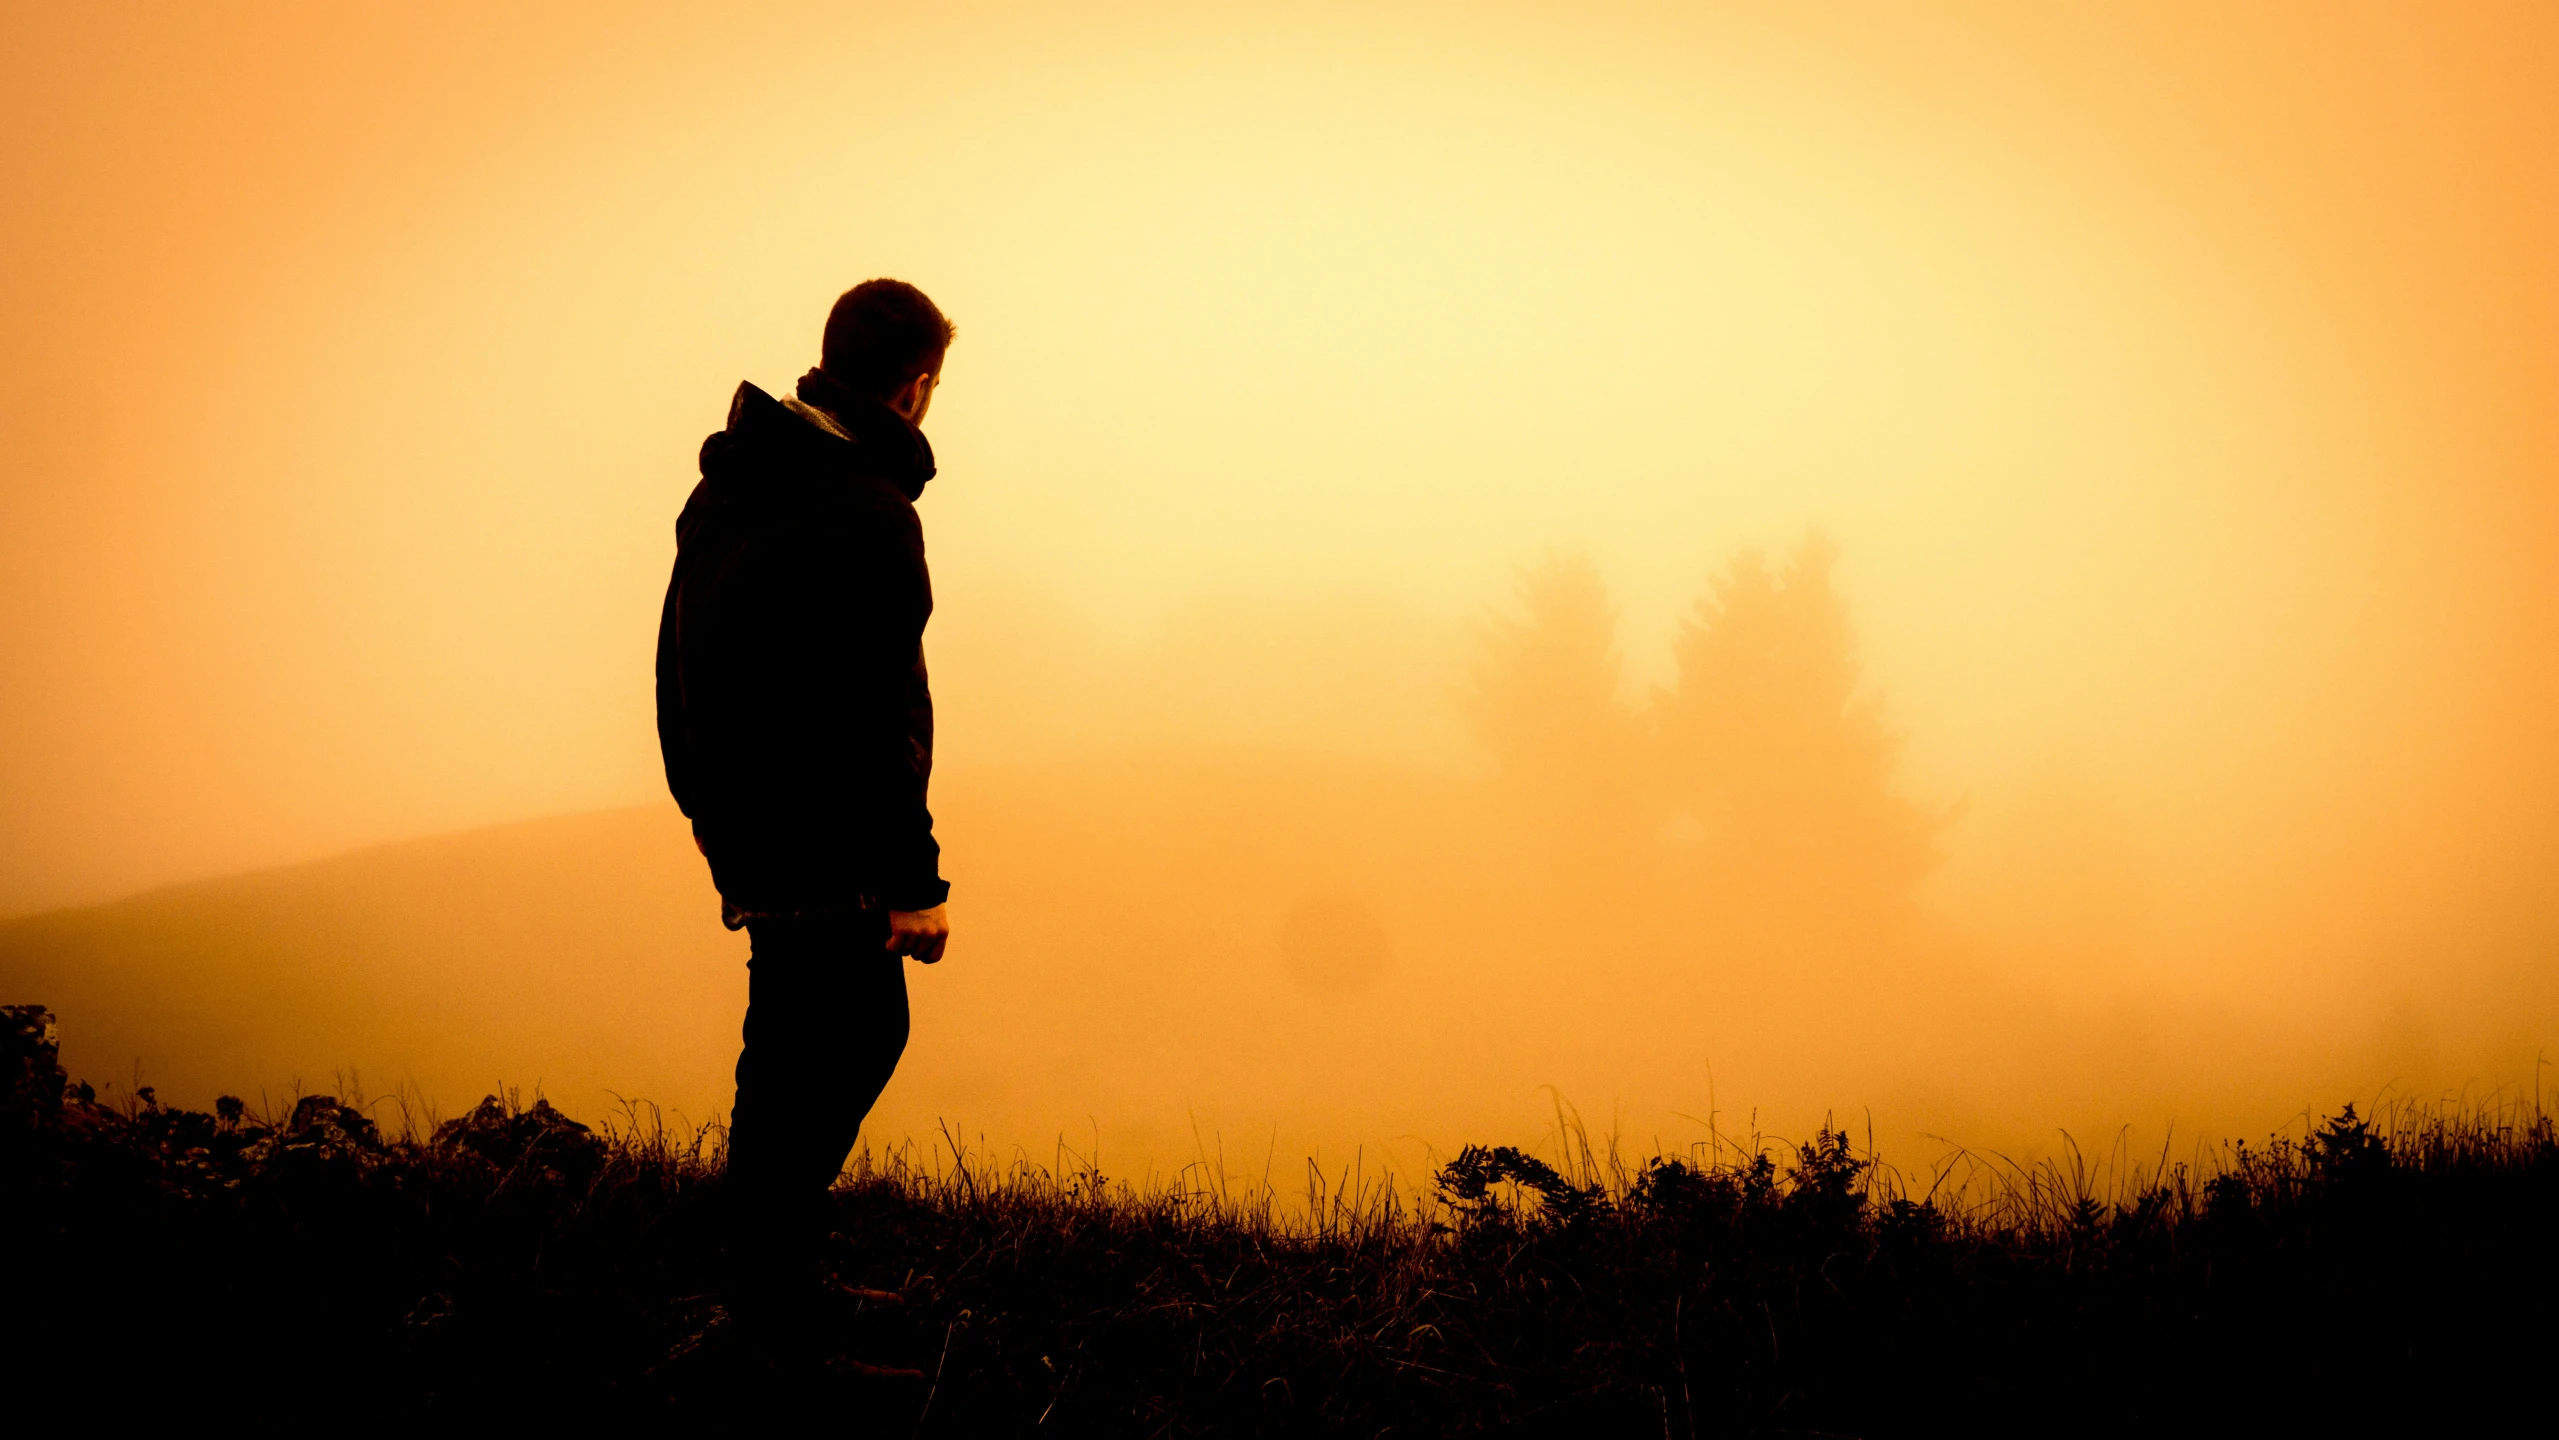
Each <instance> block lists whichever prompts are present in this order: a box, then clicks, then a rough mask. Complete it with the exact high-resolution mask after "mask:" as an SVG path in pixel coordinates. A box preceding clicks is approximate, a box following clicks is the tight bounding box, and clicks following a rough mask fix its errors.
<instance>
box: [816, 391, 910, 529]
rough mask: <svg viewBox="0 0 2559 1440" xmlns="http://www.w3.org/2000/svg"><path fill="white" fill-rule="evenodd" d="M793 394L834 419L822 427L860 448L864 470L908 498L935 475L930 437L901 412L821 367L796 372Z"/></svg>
mask: <svg viewBox="0 0 2559 1440" xmlns="http://www.w3.org/2000/svg"><path fill="white" fill-rule="evenodd" d="M797 398H798V399H799V401H800V402H801V403H802V404H804V405H806V406H808V407H809V408H811V409H813V410H817V411H820V412H822V413H823V414H824V415H825V416H826V417H827V418H828V419H829V420H832V421H833V422H834V424H832V425H829V426H823V427H821V428H823V429H825V430H827V431H829V432H830V433H831V434H833V435H835V436H837V437H840V438H842V439H844V440H848V441H850V442H852V444H853V445H854V447H855V448H856V449H858V450H860V451H861V452H862V461H861V463H862V468H863V469H865V470H868V471H870V472H871V473H873V474H876V475H878V476H879V477H880V478H881V479H883V480H886V481H888V482H889V483H890V484H892V485H895V486H896V487H897V489H898V493H899V494H901V495H904V496H905V497H906V498H907V499H908V500H910V501H911V500H913V499H915V498H916V497H917V496H919V495H922V494H923V493H924V486H925V483H926V482H927V481H929V480H931V479H932V478H933V474H934V464H933V442H931V441H929V440H927V439H925V438H924V432H923V431H921V430H918V429H917V428H915V426H914V425H913V424H912V423H910V422H909V421H908V420H907V418H906V417H905V416H903V415H900V414H898V413H897V412H896V411H894V410H891V409H890V408H889V407H888V406H887V405H885V404H882V403H881V402H880V401H877V400H874V399H872V398H870V397H869V396H867V395H859V394H856V393H854V392H853V391H851V390H848V389H846V388H845V387H844V386H843V385H842V384H841V383H839V382H838V381H837V380H836V378H835V377H834V376H832V375H829V374H827V373H826V372H825V371H824V370H811V371H810V372H809V373H807V374H806V375H803V376H801V377H800V383H799V388H798V396H797Z"/></svg>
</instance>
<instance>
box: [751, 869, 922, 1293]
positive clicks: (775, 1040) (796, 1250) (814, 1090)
mask: <svg viewBox="0 0 2559 1440" xmlns="http://www.w3.org/2000/svg"><path fill="white" fill-rule="evenodd" d="M888 933H889V931H888V913H887V912H886V911H883V910H854V911H845V912H840V913H836V914H829V915H812V916H795V917H776V918H774V919H770V920H757V921H752V922H750V923H749V924H748V926H747V934H748V937H749V938H750V939H751V940H752V941H753V942H754V945H753V956H752V958H750V959H749V960H748V961H747V1001H746V1046H745V1048H744V1049H743V1050H741V1051H740V1052H739V1054H738V1059H737V1103H736V1104H735V1105H734V1106H733V1107H732V1108H731V1110H730V1112H729V1158H728V1188H729V1191H730V1194H731V1195H732V1197H733V1200H734V1204H733V1208H732V1225H733V1227H734V1228H733V1229H732V1231H731V1243H732V1248H733V1251H734V1253H735V1254H736V1255H737V1257H738V1259H739V1261H740V1269H741V1273H740V1275H739V1277H738V1278H739V1281H740V1283H741V1284H742V1285H743V1286H744V1287H746V1288H749V1289H766V1288H772V1287H792V1286H797V1285H799V1284H801V1283H804V1282H808V1281H814V1280H815V1279H816V1278H817V1260H818V1254H819V1251H820V1249H821V1247H822V1246H823V1245H824V1243H825V1240H826V1234H827V1203H826V1196H827V1190H828V1188H829V1187H830V1186H832V1185H833V1184H834V1183H835V1177H836V1175H837V1174H838V1173H840V1172H841V1171H842V1170H843V1168H844V1160H845V1157H846V1156H847V1155H849V1154H851V1153H852V1150H853V1142H854V1140H855V1138H856V1137H857V1136H859V1135H860V1133H861V1130H862V1117H864V1116H866V1115H868V1114H870V1113H871V1104H872V1102H873V1101H875V1100H877V1099H879V1098H880V1091H881V1089H882V1088H883V1087H885V1086H886V1085H887V1084H888V1083H889V1075H890V1074H891V1073H892V1072H894V1071H895V1070H896V1069H897V1061H898V1057H899V1056H900V1055H901V1054H904V1053H905V1051H906V1031H907V1016H906V969H905V966H906V962H905V960H904V959H902V958H901V957H899V956H896V955H892V954H890V953H889V952H888V949H887V946H888Z"/></svg>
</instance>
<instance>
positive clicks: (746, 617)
mask: <svg viewBox="0 0 2559 1440" xmlns="http://www.w3.org/2000/svg"><path fill="white" fill-rule="evenodd" d="M952 334H953V330H952V327H951V324H950V322H949V321H948V320H945V319H944V318H943V316H942V312H941V311H940V310H939V309H937V308H935V306H934V304H933V302H932V301H931V300H928V299H926V298H925V296H924V292H922V291H920V290H918V289H916V288H915V287H914V286H912V285H908V284H906V283H904V282H902V281H897V280H869V281H865V282H863V283H862V284H860V285H857V286H855V287H854V288H853V289H851V290H849V291H847V292H846V293H845V294H844V296H843V298H842V299H839V300H837V301H836V302H835V309H834V311H833V312H832V313H830V314H829V315H828V316H827V321H826V337H825V343H824V347H823V351H822V358H821V361H820V363H819V366H818V368H817V369H815V370H812V371H810V372H809V373H808V374H806V375H804V376H802V377H800V383H799V387H798V393H797V394H796V395H794V396H791V397H789V398H785V399H781V400H776V399H774V398H773V397H772V396H770V395H767V394H766V393H764V392H763V391H762V390H759V389H757V388H756V387H755V386H753V385H740V386H738V389H737V395H736V398H735V399H733V400H732V401H730V403H729V421H728V427H727V428H726V429H724V430H721V431H720V432H718V433H717V434H715V435H713V436H711V437H710V438H709V439H707V440H705V441H703V442H702V483H701V484H699V485H697V486H695V487H694V490H693V495H692V498H691V499H690V500H688V501H687V502H686V503H685V506H684V513H683V515H682V517H681V518H679V519H678V520H677V521H676V522H675V535H676V557H675V577H674V579H673V581H672V582H671V583H670V584H669V585H668V586H667V592H666V610H665V614H664V617H663V618H662V620H661V622H660V625H659V629H658V655H657V687H658V691H657V694H658V741H659V744H660V747H661V749H662V750H663V752H664V754H665V758H666V778H667V786H668V788H670V789H671V790H673V791H674V792H675V800H676V803H677V804H678V805H680V806H682V807H683V809H684V813H685V814H686V815H687V816H688V817H690V818H691V819H692V821H693V835H694V840H695V843H696V844H698V845H699V846H700V847H701V850H702V853H703V855H704V856H705V857H707V858H708V859H709V861H710V864H711V878H712V881H713V882H714V883H715V884H716V885H717V886H718V887H719V891H720V901H721V911H722V918H723V919H724V920H725V921H726V923H727V924H728V926H729V928H730V929H732V930H734V929H738V928H740V927H744V929H745V930H746V931H747V934H748V936H749V938H750V939H751V941H752V947H751V948H752V958H750V959H749V960H748V961H747V973H748V977H749V978H748V999H747V1011H746V1043H745V1048H744V1050H743V1051H742V1053H740V1054H739V1056H738V1062H737V1103H736V1106H735V1108H734V1109H733V1110H732V1111H731V1112H730V1117H729V1157H728V1167H729V1168H728V1182H727V1184H728V1193H729V1195H730V1197H731V1201H732V1207H731V1210H730V1212H729V1213H730V1216H731V1219H730V1222H729V1223H730V1226H731V1230H730V1236H729V1239H730V1249H731V1253H732V1254H733V1256H735V1257H736V1260H737V1262H738V1265H737V1277H736V1286H735V1289H734V1291H733V1294H732V1299H733V1301H734V1303H735V1304H736V1305H737V1306H738V1307H739V1308H740V1309H741V1311H742V1313H743V1314H744V1315H745V1316H746V1317H747V1318H750V1319H752V1318H757V1317H778V1318H782V1319H784V1320H786V1321H787V1320H790V1319H795V1318H797V1317H798V1316H800V1315H801V1314H802V1313H803V1307H804V1306H805V1305H808V1304H812V1303H814V1302H815V1300H816V1298H817V1296H818V1294H819V1293H820V1291H821V1289H822V1288H823V1287H822V1277H821V1275H820V1273H819V1265H818V1261H819V1252H820V1248H821V1246H822V1243H823V1241H824V1239H825V1236H826V1196H827V1191H828V1189H829V1187H831V1186H832V1185H833V1184H834V1181H835V1177H836V1176H837V1174H838V1173H840V1172H841V1170H842V1169H843V1166H844V1160H845V1157H846V1156H847V1155H848V1154H849V1153H850V1152H851V1150H852V1148H853V1142H854V1139H855V1137H856V1135H857V1134H858V1133H859V1132H860V1130H861V1125H862V1117H863V1116H864V1115H866V1114H868V1113H869V1111H870V1108H871V1104H872V1102H873V1101H875V1100H877V1099H878V1098H879V1094H880V1090H881V1088H882V1087H883V1086H885V1085H886V1084H888V1079H889V1074H890V1072H891V1071H893V1070H894V1069H896V1067H897V1061H898V1056H899V1055H900V1054H901V1053H903V1052H904V1050H905V1048H906V1037H907V1011H906V976H905V974H904V971H903V969H902V963H903V962H902V960H901V958H900V957H902V956H909V955H911V956H913V957H915V958H916V959H918V960H921V961H923V962H924V963H925V964H927V965H930V964H932V963H934V962H935V961H937V960H939V959H941V958H942V947H943V945H944V942H945V941H946V940H947V939H948V937H949V933H950V931H949V925H948V921H947V920H946V918H945V916H944V911H943V901H944V899H945V897H946V896H947V895H948V894H949V893H950V887H949V886H948V885H946V884H944V883H943V881H942V878H941V875H940V873H939V863H940V857H941V849H940V847H939V846H938V845H937V844H936V843H935V842H934V839H933V817H932V814H931V812H929V811H928V810H927V809H926V808H925V783H926V780H927V778H928V777H929V775H930V773H931V771H932V765H933V701H932V696H931V695H930V694H929V693H928V691H927V689H926V685H925V674H924V654H923V648H922V643H923V636H924V622H925V619H926V617H928V616H929V615H931V613H932V610H933V592H932V587H931V584H930V583H929V581H928V580H927V578H926V575H925V568H924V533H923V529H922V527H921V526H920V525H919V523H918V522H917V520H916V515H915V504H914V502H915V498H916V496H917V495H919V494H920V493H922V491H923V489H924V482H925V481H927V480H929V479H931V478H932V477H933V447H932V446H931V445H929V444H927V443H926V442H925V439H924V434H923V432H922V431H921V430H918V429H917V428H916V426H917V424H918V423H919V422H921V421H922V420H923V418H924V412H925V410H926V409H927V408H928V407H929V406H930V405H931V404H932V402H933V390H934V386H935V385H936V384H937V383H938V382H939V380H940V376H941V370H942V359H943V355H944V353H945V352H946V351H947V350H948V348H949V346H950V342H951V337H952Z"/></svg>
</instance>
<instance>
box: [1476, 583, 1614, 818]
mask: <svg viewBox="0 0 2559 1440" xmlns="http://www.w3.org/2000/svg"><path fill="white" fill-rule="evenodd" d="M1517 598H1518V604H1519V613H1518V614H1516V615H1494V616H1491V617H1488V618H1487V619H1486V620H1485V621H1483V622H1482V624H1481V626H1480V627H1479V631H1478V633H1479V636H1480V638H1481V640H1482V643H1483V651H1482V655H1481V658H1480V659H1479V661H1478V663H1477V665H1476V667H1475V671H1474V674H1473V676H1472V677H1471V683H1470V684H1469V686H1468V688H1467V691H1466V694H1465V704H1466V711H1467V717H1468V719H1470V720H1471V721H1472V722H1473V723H1474V727H1475V733H1476V736H1477V738H1479V739H1480V740H1482V741H1483V743H1484V747H1485V748H1486V749H1487V750H1489V751H1490V752H1491V753H1492V756H1493V761H1494V764H1495V765H1496V767H1497V768H1498V770H1499V772H1500V774H1501V776H1502V779H1503V781H1504V783H1505V784H1506V785H1507V786H1508V787H1510V788H1511V789H1512V790H1513V791H1514V793H1515V794H1517V795H1518V796H1519V797H1520V798H1522V799H1524V800H1526V801H1527V802H1529V803H1530V804H1531V805H1532V806H1534V807H1535V809H1536V811H1537V812H1538V814H1539V815H1540V817H1541V818H1542V819H1543V820H1544V821H1545V822H1546V823H1548V824H1549V825H1551V826H1554V827H1557V828H1558V829H1560V830H1561V831H1563V832H1565V833H1567V834H1569V835H1571V836H1573V837H1574V838H1577V839H1584V840H1587V839H1592V838H1596V835H1595V833H1594V832H1595V831H1602V832H1604V833H1622V831H1623V829H1624V826H1625V825H1626V823H1627V820H1628V816H1627V810H1628V806H1629V801H1630V798H1631V795H1632V791H1633V788H1634V787H1633V781H1634V775H1633V761H1634V759H1635V756H1636V751H1637V745H1636V735H1637V728H1636V721H1635V717H1634V715H1633V713H1632V712H1631V711H1630V710H1629V709H1628V708H1627V706H1626V705H1625V703H1624V702H1623V701H1622V700H1621V699H1620V698H1619V696H1618V686H1619V678H1620V675H1621V673H1622V667H1621V665H1620V663H1619V659H1618V654H1617V612H1616V610H1615V609H1614V608H1613V607H1612V606H1611V605H1610V604H1609V600H1608V589H1607V586H1606V585H1605V584H1603V583H1602V582H1601V580H1600V577H1599V570H1598V567H1596V566H1594V565H1593V564H1591V562H1590V560H1589V559H1588V558H1587V557H1584V556H1579V555H1550V556H1548V557H1547V558H1546V560H1545V561H1544V563H1542V564H1540V565H1538V566H1536V567H1535V568H1533V569H1528V570H1524V571H1522V572H1521V574H1520V577H1519V589H1518V594H1517Z"/></svg>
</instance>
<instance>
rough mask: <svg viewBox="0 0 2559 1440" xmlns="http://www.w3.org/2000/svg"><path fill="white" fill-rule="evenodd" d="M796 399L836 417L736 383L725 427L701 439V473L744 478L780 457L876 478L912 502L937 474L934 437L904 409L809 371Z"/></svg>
mask: <svg viewBox="0 0 2559 1440" xmlns="http://www.w3.org/2000/svg"><path fill="white" fill-rule="evenodd" d="M812 380H815V381H818V382H820V383H817V384H812V383H811V381H812ZM799 398H800V399H801V401H802V402H804V403H805V404H807V405H809V406H811V407H813V408H815V409H818V410H822V411H824V412H825V413H826V417H827V418H829V419H832V420H833V421H834V422H835V424H834V425H833V426H832V427H827V426H822V425H820V424H819V423H817V420H816V419H815V418H814V417H804V416H802V415H799V414H795V413H793V411H792V410H791V408H790V407H788V406H786V405H784V404H783V403H782V402H781V401H779V400H776V399H774V398H773V397H772V396H771V395H768V394H766V393H765V392H764V391H763V390H762V389H760V388H758V387H757V386H755V385H754V384H753V383H751V382H749V383H741V384H740V385H739V386H738V387H737V394H736V395H735V396H733V397H731V399H730V401H729V423H728V427H727V428H726V429H723V430H720V431H718V432H716V433H714V434H713V435H712V436H711V437H710V438H709V439H707V440H704V441H703V442H702V474H703V476H704V478H706V479H726V478H729V477H731V476H736V477H738V478H744V477H745V476H746V475H748V474H752V473H754V472H758V471H763V470H766V469H767V468H768V467H769V466H770V465H771V464H772V462H777V461H778V462H782V464H783V465H784V466H785V467H786V468H788V469H789V470H792V471H797V472H801V473H804V474H812V475H815V476H827V477H840V478H843V479H847V480H851V479H856V478H870V479H877V480H881V481H884V482H886V483H887V484H888V485H890V486H891V487H892V488H894V489H895V490H896V491H897V492H898V493H899V494H900V495H903V496H905V497H906V498H907V499H908V500H909V501H913V500H914V499H915V498H916V497H917V496H919V495H922V494H923V493H924V486H925V483H926V482H927V481H929V480H931V479H932V478H933V473H934V463H933V446H932V442H930V441H928V440H926V439H925V438H924V432H923V431H921V430H918V429H916V428H915V427H914V426H913V425H911V424H909V423H907V420H906V418H905V417H904V416H902V415H900V414H898V413H897V412H896V411H894V410H891V409H890V408H889V407H888V406H886V405H883V404H881V403H880V402H879V401H877V400H868V399H864V398H862V397H859V396H856V395H853V394H852V393H851V392H849V391H846V390H844V389H843V388H842V387H841V386H838V385H836V384H834V382H833V380H832V379H831V378H829V377H826V376H824V375H823V374H821V373H820V372H818V371H814V370H812V371H810V372H809V375H808V376H807V377H803V378H802V380H801V381H800V386H799Z"/></svg>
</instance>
